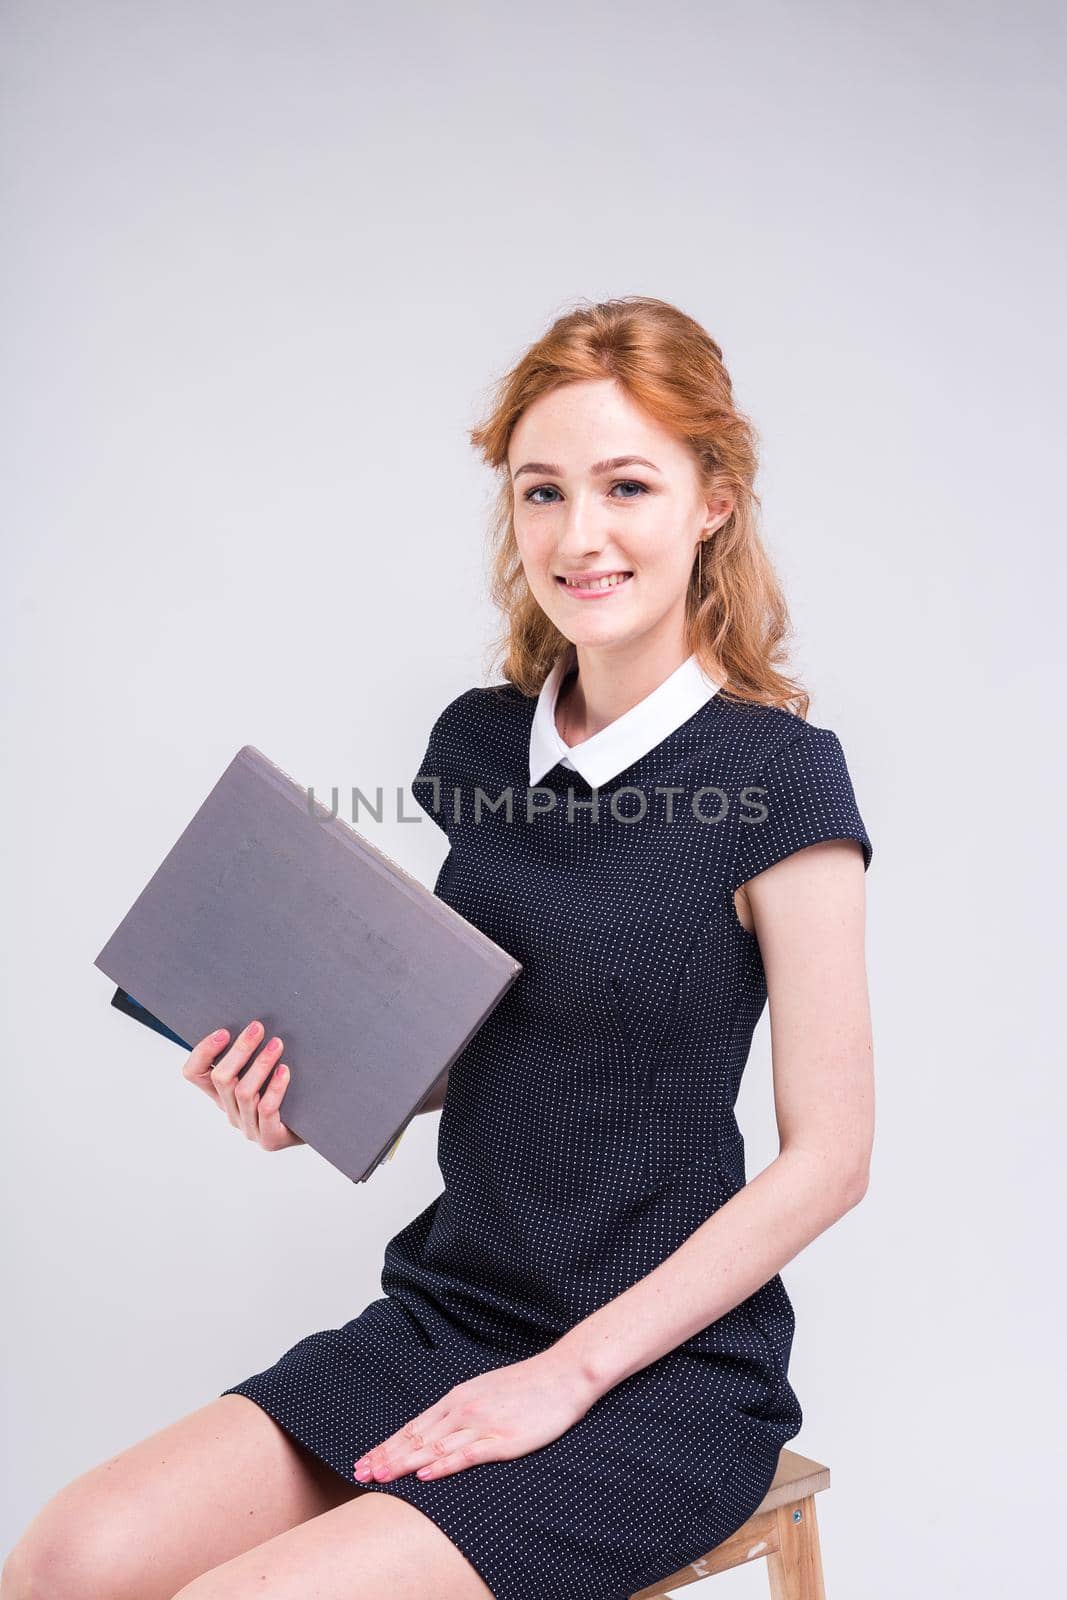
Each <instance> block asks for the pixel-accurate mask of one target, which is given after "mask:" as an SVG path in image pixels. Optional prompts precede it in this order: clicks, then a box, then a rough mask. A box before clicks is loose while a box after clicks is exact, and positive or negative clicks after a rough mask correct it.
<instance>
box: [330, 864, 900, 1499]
mask: <svg viewBox="0 0 1067 1600" xmlns="http://www.w3.org/2000/svg"><path fill="white" fill-rule="evenodd" d="M745 887H746V891H747V901H748V905H749V908H750V909H751V912H752V917H753V922H754V931H755V933H756V937H757V939H758V940H759V946H760V953H761V955H762V957H763V965H764V970H765V972H766V976H767V996H768V1000H769V1003H770V1014H771V1053H772V1061H773V1072H774V1101H775V1112H776V1116H777V1121H778V1132H779V1143H780V1147H781V1148H780V1151H779V1154H778V1155H777V1156H776V1157H775V1159H774V1160H773V1161H772V1162H771V1163H770V1165H769V1166H768V1167H765V1168H764V1170H763V1171H762V1172H761V1173H759V1174H758V1175H757V1176H756V1177H755V1178H753V1179H751V1180H750V1181H749V1182H748V1183H747V1184H746V1185H745V1187H744V1188H743V1189H741V1190H740V1191H739V1192H738V1193H737V1194H735V1195H733V1196H732V1197H731V1199H729V1200H728V1201H726V1202H725V1204H724V1205H722V1206H720V1207H719V1209H718V1210H717V1211H715V1212H714V1213H713V1214H712V1215H711V1216H710V1217H708V1219H707V1221H705V1222H702V1223H701V1224H700V1226H699V1227H698V1228H696V1229H695V1230H694V1231H693V1233H691V1234H690V1235H689V1238H688V1239H686V1240H685V1242H684V1243H683V1244H681V1245H679V1247H678V1248H677V1249H676V1250H674V1251H673V1252H672V1253H671V1254H670V1255H669V1256H667V1257H666V1258H665V1260H663V1261H661V1262H660V1263H659V1265H658V1266H657V1267H655V1268H653V1270H652V1271H651V1272H650V1273H648V1274H647V1275H646V1276H645V1277H643V1278H641V1279H639V1280H638V1282H637V1283H634V1284H631V1286H630V1288H628V1289H626V1290H624V1291H623V1293H622V1294H620V1295H617V1296H616V1297H615V1299H613V1300H609V1301H608V1302H607V1303H606V1304H605V1305H603V1306H601V1307H599V1309H598V1310H596V1311H594V1312H592V1313H591V1314H590V1315H589V1316H587V1317H585V1318H584V1319H583V1320H582V1321H581V1322H578V1323H575V1325H574V1327H572V1328H569V1329H568V1330H567V1332H566V1333H565V1334H563V1335H562V1337H561V1338H559V1339H557V1340H556V1341H555V1343H554V1344H552V1345H550V1346H549V1347H548V1349H547V1350H543V1351H541V1352H539V1353H538V1354H537V1355H534V1356H530V1357H527V1358H526V1359H524V1360H521V1361H515V1362H511V1363H508V1364H505V1365H503V1366H499V1367H494V1368H491V1369H490V1370H489V1371H488V1372H484V1373H479V1374H478V1375H477V1376H476V1377H474V1378H470V1379H467V1380H465V1381H464V1382H462V1383H459V1384H457V1385H455V1386H454V1387H453V1388H452V1389H450V1390H448V1391H447V1392H446V1393H445V1394H444V1395H442V1397H441V1398H440V1399H439V1400H438V1401H437V1402H435V1403H434V1404H433V1405H431V1406H429V1407H427V1408H426V1410H425V1411H422V1412H420V1413H419V1414H418V1415H417V1416H415V1417H412V1418H411V1419H410V1420H409V1421H408V1422H407V1423H406V1424H405V1425H404V1426H403V1427H402V1428H399V1429H398V1430H397V1431H396V1433H395V1434H393V1435H391V1436H390V1437H389V1438H388V1439H386V1440H384V1441H382V1442H381V1443H380V1444H378V1445H376V1446H375V1447H374V1448H373V1449H371V1450H368V1451H367V1452H366V1454H365V1455H364V1456H362V1457H361V1458H360V1460H359V1461H358V1462H356V1463H355V1477H356V1479H357V1480H358V1481H362V1482H367V1481H368V1480H370V1479H371V1478H374V1479H376V1480H378V1481H380V1482H384V1481H388V1480H389V1479H391V1478H395V1477H400V1476H403V1475H404V1474H405V1473H408V1472H414V1473H416V1475H417V1476H419V1477H443V1476H446V1475H448V1474H450V1473H453V1472H462V1471H463V1470H464V1469H466V1468H468V1467H471V1466H475V1465H477V1464H478V1463H479V1462H482V1461H494V1460H507V1459H512V1458H514V1457H516V1456H522V1455H526V1454H528V1453H529V1452H530V1451H531V1450H536V1449H538V1448H540V1447H541V1446H542V1445H545V1444H548V1443H550V1442H551V1441H552V1440H553V1439H557V1438H559V1436H560V1435H561V1434H562V1433H565V1432H566V1431H567V1429H568V1428H570V1427H572V1426H573V1425H574V1423H576V1422H577V1421H579V1420H580V1419H581V1417H583V1416H584V1415H585V1413H586V1411H588V1410H589V1408H590V1406H591V1405H592V1404H593V1403H594V1402H595V1401H596V1400H597V1399H598V1398H599V1397H600V1396H601V1395H602V1394H605V1393H606V1392H607V1391H608V1390H609V1389H612V1388H614V1386H615V1385H616V1384H617V1383H621V1382H622V1380H623V1379H624V1378H626V1377H629V1375H630V1374H631V1373H633V1372H637V1371H639V1370H640V1368H642V1367H645V1366H648V1364H649V1363H650V1362H652V1361H655V1360H656V1359H657V1357H659V1356H662V1355H665V1354H666V1353H667V1352H668V1351H669V1350H673V1349H674V1348H675V1346H677V1345H680V1344H683V1343H684V1342H685V1340H686V1339H688V1338H690V1337H691V1336H692V1335H693V1334H694V1333H698V1332H699V1331H700V1329H701V1328H706V1327H707V1326H708V1324H709V1323H711V1322H714V1321H715V1320H716V1319H717V1318H718V1317H721V1316H723V1315H724V1314H725V1313H726V1312H727V1311H729V1310H731V1309H732V1308H733V1307H734V1306H736V1305H738V1304H739V1303H740V1302H741V1301H742V1300H745V1299H747V1298H748V1296H749V1295H750V1294H752V1293H754V1291H755V1290H756V1289H758V1288H759V1287H760V1285H761V1284H764V1283H766V1282H767V1281H768V1279H770V1278H772V1277H773V1276H774V1275H775V1273H776V1272H778V1271H779V1270H780V1268H782V1267H783V1266H785V1264H786V1262H787V1261H790V1260H792V1258H793V1256H795V1255H796V1254H797V1252H798V1251H800V1250H802V1249H803V1248H804V1246H805V1245H806V1244H809V1243H810V1242H811V1240H812V1239H815V1238H817V1237H818V1235H819V1234H820V1233H822V1232H823V1231H824V1229H826V1228H828V1227H829V1226H830V1224H831V1223H833V1222H836V1220H837V1218H838V1217H840V1216H841V1215H842V1214H843V1213H844V1212H846V1211H848V1210H849V1209H850V1208H851V1207H852V1206H854V1205H855V1204H856V1202H857V1201H858V1200H860V1199H861V1198H862V1196H863V1194H864V1192H865V1190H866V1187H867V1167H868V1162H869V1159H870V1151H871V1142H872V1136H873V1126H874V1086H873V1070H872V1045H871V1027H870V1012H869V1004H868V999H867V973H866V959H865V953H864V902H865V884H864V871H863V859H862V855H861V852H860V847H859V845H858V843H857V842H856V841H854V840H849V839H828V840H825V841H821V842H820V843H818V844H812V845H808V846H806V847H804V848H803V849H800V850H797V851H794V852H793V853H792V854H791V855H787V856H786V857H784V859H782V860H780V861H777V862H775V863H774V865H773V866H770V867H767V868H766V869H765V870H764V871H762V872H759V873H758V874H757V875H756V876H754V877H752V878H750V879H749V880H748V882H747V884H746V886H745Z"/></svg>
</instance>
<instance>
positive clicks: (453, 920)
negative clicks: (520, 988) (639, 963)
mask: <svg viewBox="0 0 1067 1600" xmlns="http://www.w3.org/2000/svg"><path fill="white" fill-rule="evenodd" d="M94 965H95V966H96V967H98V968H99V970H100V971H101V972H102V973H104V975H105V976H106V977H108V978H109V979H110V980H111V982H112V983H114V984H115V985H116V986H117V987H116V988H115V991H114V993H113V994H112V996H111V1003H112V1005H113V1006H115V1007H116V1008H117V1009H118V1010H121V1011H122V1012H124V1013H125V1014H126V1015H127V1016H129V1017H132V1018H134V1019H135V1020H137V1021H138V1022H140V1023H142V1024H143V1025H144V1026H145V1027H147V1028H150V1029H152V1030H153V1031H155V1032H156V1033H158V1034H160V1035H161V1036H162V1037H164V1038H167V1039H168V1040H170V1041H172V1042H173V1043H175V1044H177V1045H179V1046H180V1047H181V1048H182V1049H183V1050H185V1051H186V1052H188V1051H189V1050H191V1049H192V1047H193V1043H195V1042H196V1041H198V1040H200V1039H202V1038H204V1037H205V1035H207V1034H209V1033H212V1032H214V1030H215V1029H216V1028H219V1027H225V1028H228V1029H229V1032H230V1039H229V1040H227V1043H226V1045H225V1046H224V1047H223V1048H224V1049H228V1048H229V1046H230V1044H232V1042H233V1040H234V1039H235V1038H236V1036H237V1034H238V1033H239V1032H240V1031H241V1029H243V1028H244V1027H245V1026H246V1025H247V1023H248V1022H250V1021H251V1020H252V1018H254V1017H255V1018H258V1019H259V1020H260V1021H261V1022H262V1023H263V1027H264V1030H265V1031H264V1034H263V1040H262V1042H261V1044H260V1045H259V1046H257V1048H256V1050H255V1051H254V1052H253V1054H252V1057H251V1062H252V1063H254V1062H255V1061H256V1060H257V1058H258V1055H259V1051H260V1050H261V1049H262V1044H263V1043H265V1042H266V1041H267V1040H268V1039H270V1038H271V1037H272V1036H273V1035H275V1034H277V1035H278V1036H279V1037H280V1038H281V1039H282V1040H283V1044H284V1049H283V1051H282V1054H281V1056H280V1057H279V1059H280V1060H284V1061H285V1062H286V1064H287V1065H288V1066H289V1068H290V1073H291V1076H290V1079H289V1083H288V1086H287V1088H286V1092H285V1097H284V1099H283V1101H282V1105H281V1119H282V1121H283V1122H284V1123H285V1125H286V1127H288V1128H291V1129H292V1131H293V1132H294V1133H295V1134H297V1135H298V1136H299V1137H300V1138H301V1139H303V1140H304V1141H305V1143H306V1144H308V1145H309V1146H310V1147H311V1148H312V1149H314V1150H315V1151H317V1153H318V1154H319V1155H321V1156H323V1157H324V1159H325V1160H327V1161H328V1162H330V1163H331V1164H332V1165H333V1166H334V1167H336V1168H337V1169H338V1170H339V1171H340V1172H342V1173H344V1175H345V1176H346V1177H348V1178H349V1179H350V1180H351V1181H352V1182H354V1183H363V1182H366V1180H367V1179H368V1178H369V1177H370V1175H371V1174H372V1173H373V1172H374V1171H375V1169H376V1168H377V1167H378V1166H379V1165H380V1163H381V1162H382V1161H383V1160H386V1159H388V1158H389V1157H390V1156H392V1155H393V1154H394V1153H395V1150H396V1147H397V1145H398V1144H399V1142H400V1139H401V1138H402V1137H403V1134H404V1131H405V1130H406V1128H407V1126H408V1123H409V1122H410V1120H411V1118H412V1117H413V1116H414V1115H415V1114H416V1113H417V1112H418V1110H419V1108H420V1106H421V1105H422V1103H423V1101H424V1100H426V1099H427V1098H428V1097H429V1095H430V1094H431V1092H432V1090H433V1089H434V1087H435V1085H436V1084H437V1083H438V1082H439V1081H440V1079H441V1078H442V1077H443V1076H444V1074H445V1073H446V1072H447V1071H448V1069H449V1067H450V1066H451V1065H452V1062H453V1061H454V1060H455V1059H456V1057H457V1056H458V1055H459V1054H460V1053H461V1051H462V1050H463V1049H464V1048H465V1047H466V1045H467V1044H468V1043H469V1042H470V1040H471V1039H472V1038H473V1037H474V1034H475V1033H476V1032H477V1031H478V1029H479V1028H480V1027H481V1026H482V1024H483V1023H484V1022H485V1020H486V1018H487V1017H488V1016H489V1015H490V1013H491V1012H492V1011H493V1010H494V1009H495V1007H496V1006H497V1005H498V1004H499V1003H500V1001H501V1000H502V999H503V998H504V996H505V994H506V993H507V991H508V990H509V989H510V987H511V985H512V984H513V983H514V982H515V980H516V978H517V977H518V975H519V973H520V972H521V971H522V963H521V962H519V961H517V960H516V959H515V958H514V957H513V956H511V955H510V954H509V953H508V952H507V951H506V950H504V949H502V948H501V947H500V946H499V945H498V944H496V943H495V942H494V941H493V940H492V939H490V938H488V937H487V935H486V934H484V933H483V932H482V931H481V929H480V928H477V927H475V925H474V924H473V923H471V922H468V921H467V920H466V918H464V917H462V916H461V915H460V914H459V912H457V911H455V910H454V909H453V908H452V907H451V906H449V905H447V904H446V903H445V902H444V901H443V900H441V899H439V898H438V896H437V895H435V894H434V893H433V891H432V890H431V889H428V888H426V886H425V885H424V884H422V883H421V882H420V881H419V880H418V879H417V878H416V877H414V876H413V875H412V874H411V873H409V872H407V871H406V870H405V869H404V868H403V867H401V866H399V865H398V864H397V862H395V861H394V860H393V859H392V858H391V857H390V856H388V855H386V853H385V852H384V851H382V850H380V849H378V847H377V846H375V845H374V844H372V843H371V842H370V840H369V839H367V838H365V837H364V835H363V834H362V833H360V832H359V830H358V829H356V828H355V827H353V826H352V825H351V824H350V823H348V822H346V821H345V820H344V818H343V817H341V816H340V815H335V814H333V813H331V812H328V811H326V810H325V809H324V808H322V807H321V806H320V805H319V804H317V803H314V804H313V803H312V792H311V791H309V790H307V789H305V788H303V787H302V786H301V785H300V784H298V783H297V782H296V780H295V779H293V778H292V777H291V776H290V775H289V774H288V773H286V772H283V771H282V769H281V768H280V767H278V766H277V765H276V764H275V763H274V762H272V761H270V760H269V759H268V758H267V756H265V755H264V754H263V753H262V752H261V751H260V750H257V749H256V748H255V747H254V746H253V745H243V746H242V747H241V749H240V750H238V751H237V753H236V755H235V756H234V757H233V759H232V761H231V762H230V763H229V764H228V766H227V767H226V769H225V770H224V771H223V773H222V774H221V776H220V777H219V779H218V781H217V782H216V783H215V785H214V787H213V788H212V789H211V791H210V793H209V794H208V795H207V797H206V798H205V799H204V801H203V802H202V804H201V805H200V806H199V808H198V810H197V811H196V813H195V815H194V816H193V817H192V819H191V820H190V822H189V824H188V826H187V827H186V828H185V829H184V831H183V832H182V833H181V835H180V836H179V838H178V839H177V840H176V842H175V843H174V845H173V846H172V848H171V849H170V850H169V851H168V853H167V855H166V856H165V858H164V859H163V861H162V862H161V863H160V865H159V866H158V868H157V869H156V871H155V872H154V873H153V875H152V877H151V878H150V879H149V880H148V882H147V883H146V885H145V887H144V888H143V889H142V890H141V893H140V894H139V895H138V896H137V899H136V900H135V901H134V903H133V905H132V906H131V907H130V909H129V910H128V911H127V913H126V915H125V916H124V917H123V918H122V921H121V922H120V923H119V924H118V926H117V928H116V929H115V931H114V932H113V933H112V935H111V937H110V938H109V939H108V940H107V942H106V944H105V945H104V947H103V949H102V950H101V951H100V953H99V955H98V956H97V957H96V959H95V962H94ZM190 1041H192V1042H190ZM220 1053H221V1052H220ZM245 1070H247V1068H246V1069H245Z"/></svg>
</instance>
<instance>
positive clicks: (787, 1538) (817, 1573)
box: [632, 1450, 830, 1600]
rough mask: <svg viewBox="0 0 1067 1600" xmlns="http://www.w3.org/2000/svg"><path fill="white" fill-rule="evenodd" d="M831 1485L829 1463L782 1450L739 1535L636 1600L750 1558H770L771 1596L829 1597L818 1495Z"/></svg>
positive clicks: (659, 1596)
mask: <svg viewBox="0 0 1067 1600" xmlns="http://www.w3.org/2000/svg"><path fill="white" fill-rule="evenodd" d="M829 1483H830V1469H829V1467H824V1466H822V1465H821V1463H820V1462H818V1461H809V1460H808V1458H807V1456H801V1455H797V1453H796V1451H795V1450H783V1451H782V1453H781V1455H780V1456H779V1458H778V1470H777V1472H776V1473H775V1474H774V1481H773V1483H772V1484H771V1486H770V1488H769V1489H768V1490H767V1493H766V1494H765V1495H764V1497H763V1499H762V1501H761V1502H760V1504H759V1506H758V1507H757V1509H756V1510H755V1511H754V1512H753V1513H752V1515H751V1516H750V1517H749V1519H748V1521H747V1522H746V1523H744V1524H743V1526H742V1527H740V1528H738V1530H737V1532H736V1533H733V1534H731V1535H730V1537H729V1538H728V1539H724V1540H723V1542H722V1544H717V1545H716V1546H715V1548H714V1550H709V1551H708V1553H707V1555H706V1556H701V1557H700V1558H699V1560H697V1561H693V1562H690V1564H689V1566H688V1567H683V1568H682V1570H681V1571H680V1572H676V1573H674V1574H673V1576H672V1577H669V1578H661V1579H660V1581H659V1582H658V1583H654V1584H653V1585H652V1587H651V1588H650V1589H642V1590H641V1592H640V1594H635V1595H634V1596H633V1597H632V1600H668V1594H667V1591H668V1590H670V1589H682V1588H684V1587H685V1585H686V1584H687V1583H699V1581H700V1579H701V1578H710V1577H711V1575H712V1573H713V1572H728V1571H729V1570H730V1568H731V1567H740V1566H743V1565H744V1563H745V1562H746V1561H766V1563H767V1578H768V1581H769V1582H770V1586H771V1600H825V1596H826V1591H825V1589H824V1588H823V1581H822V1556H821V1555H820V1552H819V1526H818V1523H817V1522H816V1520H815V1496H816V1495H817V1494H818V1492H819V1490H820V1489H826V1488H828V1487H829Z"/></svg>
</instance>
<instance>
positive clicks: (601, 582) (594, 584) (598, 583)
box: [564, 572, 630, 589]
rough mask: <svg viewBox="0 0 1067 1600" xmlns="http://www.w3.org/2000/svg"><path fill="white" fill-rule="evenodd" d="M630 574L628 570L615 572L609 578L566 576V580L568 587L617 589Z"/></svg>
mask: <svg viewBox="0 0 1067 1600" xmlns="http://www.w3.org/2000/svg"><path fill="white" fill-rule="evenodd" d="M629 576H630V574H629V573H628V572H613V573H612V574H611V576H610V577H607V578H585V579H576V578H566V579H565V580H564V581H565V583H566V585H567V588H568V589H617V588H618V586H619V584H620V583H625V582H626V580H627V578H628V577H629Z"/></svg>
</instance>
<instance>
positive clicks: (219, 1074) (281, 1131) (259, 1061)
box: [182, 1018, 305, 1150]
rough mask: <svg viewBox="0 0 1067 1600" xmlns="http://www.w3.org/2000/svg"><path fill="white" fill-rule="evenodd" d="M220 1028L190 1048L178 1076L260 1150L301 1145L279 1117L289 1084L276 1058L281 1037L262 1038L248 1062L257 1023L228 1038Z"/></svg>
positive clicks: (282, 1064)
mask: <svg viewBox="0 0 1067 1600" xmlns="http://www.w3.org/2000/svg"><path fill="white" fill-rule="evenodd" d="M229 1037H230V1035H229V1033H228V1032H227V1030H226V1029H225V1028H219V1030H218V1032H217V1033H209V1034H208V1035H207V1037H206V1038H204V1039H201V1040H200V1043H199V1044H198V1045H196V1046H194V1048H193V1050H192V1051H191V1052H190V1054H189V1055H188V1057H187V1058H186V1060H185V1063H184V1065H183V1066H182V1075H183V1076H184V1077H185V1078H187V1079H188V1080H189V1082H190V1083H194V1084H195V1085H196V1087H197V1088H198V1089H202V1090H203V1091H204V1093H205V1094H206V1095H209V1096H210V1098H211V1099H212V1100H213V1101H214V1102H215V1104H216V1105H217V1106H218V1107H219V1108H220V1109H221V1110H223V1111H225V1113H226V1115H227V1116H228V1117H229V1119H230V1122H231V1123H232V1124H233V1126H234V1127H235V1128H240V1129H242V1130H243V1132H244V1134H245V1137H246V1138H248V1139H251V1140H252V1141H253V1142H254V1143H256V1144H259V1145H262V1147H263V1149H264V1150H287V1149H289V1147H290V1146H291V1145H294V1144H304V1143H305V1141H304V1140H303V1139H301V1137H300V1135H299V1134H298V1133H294V1132H293V1131H292V1129H291V1128H287V1127H286V1126H285V1123H284V1122H283V1121H282V1119H281V1115H280V1108H281V1103H282V1097H283V1096H284V1094H285V1091H286V1089H287V1088H288V1086H289V1068H288V1067H287V1066H286V1064H285V1062H284V1061H283V1060H282V1049H283V1043H282V1040H281V1039H279V1038H278V1037H277V1035H275V1036H274V1037H273V1038H271V1039H268V1040H267V1042H266V1044H265V1045H264V1046H263V1048H262V1050H260V1052H259V1054H258V1055H257V1056H255V1059H254V1060H253V1052H254V1051H255V1049H256V1046H257V1044H258V1043H259V1041H260V1039H261V1038H262V1037H263V1024H262V1023H261V1022H260V1021H259V1020H258V1018H257V1019H255V1020H254V1021H252V1022H250V1023H249V1024H248V1026H247V1028H245V1029H244V1030H243V1031H242V1032H241V1033H239V1034H238V1035H237V1038H236V1039H235V1040H234V1042H233V1044H232V1045H230V1048H229V1049H228V1050H226V1053H225V1055H222V1056H221V1059H219V1057H220V1053H221V1052H222V1051H223V1050H224V1049H225V1046H226V1043H227V1041H228V1040H229Z"/></svg>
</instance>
